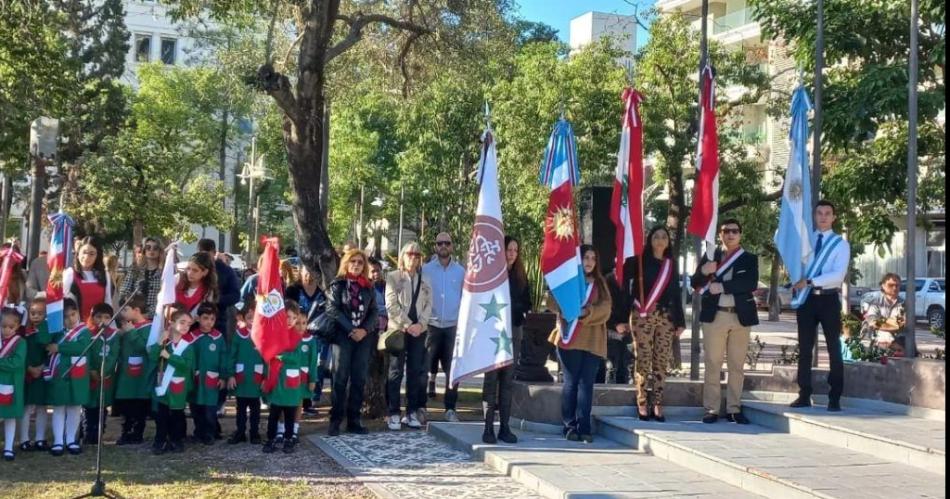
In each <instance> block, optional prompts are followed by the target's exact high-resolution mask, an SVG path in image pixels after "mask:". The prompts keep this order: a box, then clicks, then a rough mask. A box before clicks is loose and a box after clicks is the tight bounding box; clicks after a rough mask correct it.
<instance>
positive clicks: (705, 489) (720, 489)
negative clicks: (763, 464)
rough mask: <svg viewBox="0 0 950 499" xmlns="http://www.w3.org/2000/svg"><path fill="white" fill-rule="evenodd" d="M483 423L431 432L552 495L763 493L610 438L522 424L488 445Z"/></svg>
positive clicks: (440, 426)
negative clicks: (572, 438)
mask: <svg viewBox="0 0 950 499" xmlns="http://www.w3.org/2000/svg"><path fill="white" fill-rule="evenodd" d="M482 429H483V425H482V424H481V423H430V424H429V433H430V434H431V435H434V436H435V437H436V438H438V439H440V440H442V441H443V442H446V443H448V444H449V445H450V446H451V447H453V448H455V449H456V450H460V451H464V452H468V453H470V454H471V455H472V457H473V459H475V460H477V461H482V462H484V463H485V464H487V465H488V466H489V467H490V468H493V469H494V470H496V471H499V472H501V473H504V474H507V475H509V476H510V477H511V478H513V479H514V480H515V481H517V482H519V483H520V484H521V485H523V486H524V487H525V488H527V489H528V490H530V491H532V492H534V493H537V494H538V495H541V496H543V497H548V498H552V499H566V498H598V499H608V498H647V497H651V498H652V497H671V498H672V497H704V498H710V499H712V498H717V499H718V498H752V497H759V496H758V495H756V494H753V493H750V492H747V491H743V490H741V489H739V488H737V487H734V486H732V485H729V484H726V483H723V482H721V481H720V480H718V479H716V478H715V477H709V476H705V475H703V474H701V473H697V472H695V471H692V470H688V469H685V468H682V467H680V466H677V465H675V464H672V463H670V462H667V461H664V460H662V459H657V458H655V457H653V456H650V455H649V454H647V453H645V452H642V451H637V450H634V449H630V448H628V447H624V446H623V445H620V444H618V443H616V442H613V441H611V440H608V439H606V438H597V439H596V440H595V441H594V442H593V443H591V444H584V443H580V442H569V441H567V440H565V439H564V438H563V437H561V436H560V435H559V434H558V435H552V434H550V433H537V432H528V431H518V430H516V431H515V433H516V434H517V435H518V439H519V441H518V443H517V444H514V445H504V444H502V445H487V444H483V443H482V441H481V435H482Z"/></svg>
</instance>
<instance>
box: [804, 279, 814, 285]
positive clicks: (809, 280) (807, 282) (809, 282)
mask: <svg viewBox="0 0 950 499" xmlns="http://www.w3.org/2000/svg"><path fill="white" fill-rule="evenodd" d="M805 284H807V285H809V286H812V285H813V284H812V282H811V279H805Z"/></svg>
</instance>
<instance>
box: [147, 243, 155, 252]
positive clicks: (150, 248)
mask: <svg viewBox="0 0 950 499" xmlns="http://www.w3.org/2000/svg"><path fill="white" fill-rule="evenodd" d="M145 251H158V245H155V244H146V245H145Z"/></svg>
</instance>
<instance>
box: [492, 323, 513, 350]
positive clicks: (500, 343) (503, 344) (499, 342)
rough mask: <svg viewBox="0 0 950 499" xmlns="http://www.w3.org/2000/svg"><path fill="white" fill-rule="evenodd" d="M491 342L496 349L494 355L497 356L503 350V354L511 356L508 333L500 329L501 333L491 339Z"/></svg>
mask: <svg viewBox="0 0 950 499" xmlns="http://www.w3.org/2000/svg"><path fill="white" fill-rule="evenodd" d="M491 341H492V342H493V343H494V344H495V346H496V347H497V348H495V355H498V354H499V353H501V351H502V350H504V351H505V352H508V353H509V354H512V352H511V338H510V337H509V336H508V333H506V332H505V330H504V329H502V330H501V332H500V333H498V336H497V337H496V338H492V339H491ZM512 355H513V354H512Z"/></svg>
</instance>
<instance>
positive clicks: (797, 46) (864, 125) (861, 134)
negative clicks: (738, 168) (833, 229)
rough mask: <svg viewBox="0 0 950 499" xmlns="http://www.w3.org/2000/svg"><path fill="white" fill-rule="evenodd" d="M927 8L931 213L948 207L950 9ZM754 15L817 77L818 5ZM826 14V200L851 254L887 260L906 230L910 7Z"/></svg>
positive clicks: (789, 5) (925, 89)
mask: <svg viewBox="0 0 950 499" xmlns="http://www.w3.org/2000/svg"><path fill="white" fill-rule="evenodd" d="M920 4H921V5H920V14H921V15H920V34H919V40H920V47H919V55H920V61H921V64H920V74H919V75H918V77H919V82H920V86H919V98H918V99H919V115H920V140H919V144H918V150H919V155H920V157H921V161H920V165H921V174H922V179H921V186H920V198H919V200H920V204H921V208H922V210H924V211H926V210H929V209H934V208H940V207H943V206H944V188H943V184H944V176H945V168H944V158H945V152H944V151H945V141H944V136H943V134H944V126H943V124H942V122H941V121H940V120H941V118H940V117H939V116H940V115H941V113H942V111H943V110H944V109H945V107H946V101H945V98H944V90H945V84H944V71H945V69H946V47H945V43H946V39H945V37H946V32H945V25H946V5H945V4H944V2H939V1H936V0H922V1H921V2H920ZM750 5H751V6H752V7H753V8H755V9H756V17H757V19H758V20H759V22H760V23H761V25H762V29H763V33H764V34H765V36H770V37H773V38H777V37H781V38H784V39H786V40H794V45H793V48H794V55H795V59H796V61H797V62H798V64H799V65H800V66H801V67H803V68H805V69H813V68H814V67H815V61H814V54H815V37H816V30H815V23H814V19H815V16H816V12H815V5H814V3H812V2H797V1H795V0H776V1H773V0H768V1H765V0H752V1H751V2H750ZM825 9H826V10H825V44H826V46H825V58H826V64H827V69H826V70H825V83H824V102H823V108H824V118H823V126H822V130H821V133H822V148H823V149H822V158H823V160H822V170H823V171H822V175H823V179H822V186H821V188H822V194H823V195H824V196H825V197H827V198H830V199H831V200H833V201H834V202H836V204H837V206H838V207H839V209H840V211H841V213H840V215H839V222H840V223H841V225H842V226H843V227H844V228H845V230H846V232H847V233H848V237H849V242H851V244H852V247H853V248H854V250H853V252H852V254H859V253H860V249H861V247H862V246H863V245H865V244H874V245H876V246H877V247H878V248H879V251H881V252H882V253H883V250H884V248H885V247H887V246H889V245H890V241H891V239H892V237H893V235H894V232H895V231H896V230H897V227H896V225H895V224H894V220H893V219H892V218H891V215H892V214H893V213H894V212H895V211H896V210H899V209H906V205H905V203H904V201H903V200H904V199H905V198H906V190H907V87H908V81H909V78H908V72H907V64H908V54H909V52H910V45H909V33H908V27H909V25H910V10H909V3H908V2H867V1H862V0H838V1H835V2H826V4H825ZM812 72H813V71H812ZM852 275H853V276H855V274H854V273H853V274H852Z"/></svg>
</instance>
